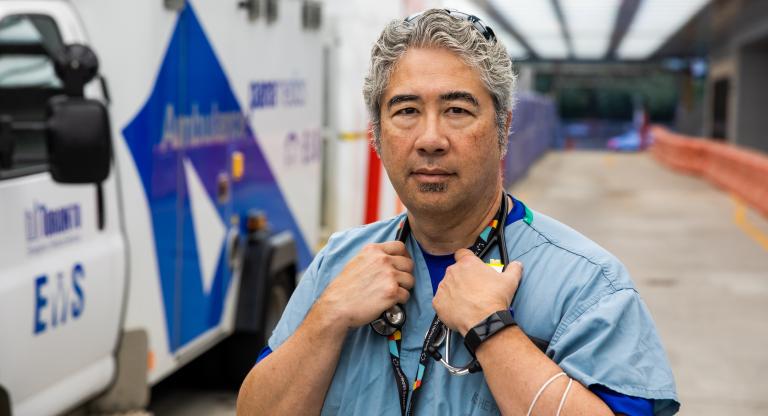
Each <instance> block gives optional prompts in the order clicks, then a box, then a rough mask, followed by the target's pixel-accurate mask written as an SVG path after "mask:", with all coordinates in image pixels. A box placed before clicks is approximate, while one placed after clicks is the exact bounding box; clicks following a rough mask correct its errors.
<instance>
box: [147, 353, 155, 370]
mask: <svg viewBox="0 0 768 416" xmlns="http://www.w3.org/2000/svg"><path fill="white" fill-rule="evenodd" d="M154 369H155V353H154V352H152V351H149V352H148V353H147V370H149V371H152V370H154Z"/></svg>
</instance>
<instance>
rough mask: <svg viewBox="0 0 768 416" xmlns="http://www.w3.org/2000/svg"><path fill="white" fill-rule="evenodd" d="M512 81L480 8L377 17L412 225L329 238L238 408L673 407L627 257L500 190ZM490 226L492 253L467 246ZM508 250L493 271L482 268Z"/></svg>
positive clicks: (378, 57)
mask: <svg viewBox="0 0 768 416" xmlns="http://www.w3.org/2000/svg"><path fill="white" fill-rule="evenodd" d="M513 90H514V76H513V74H512V71H511V62H510V60H509V58H508V57H507V55H506V52H505V49H504V46H503V45H502V44H501V43H500V42H499V41H498V40H497V39H496V38H495V36H494V35H493V32H492V31H491V30H490V29H489V28H487V27H486V26H485V25H483V24H482V22H479V21H477V19H476V18H474V17H473V16H468V15H465V14H462V13H459V12H455V11H446V10H429V11H427V12H424V13H422V14H420V15H417V16H414V17H411V18H409V19H406V20H405V21H395V22H392V23H390V24H389V25H388V26H387V27H386V28H385V29H384V31H383V33H382V34H381V36H380V38H379V40H378V41H377V43H376V45H375V46H374V48H373V50H372V53H371V68H370V72H369V74H368V77H367V78H366V83H365V87H364V95H365V99H366V103H367V105H368V107H369V111H370V116H371V120H372V125H373V130H374V137H375V143H374V146H375V147H376V150H377V152H378V154H379V156H380V157H381V160H382V162H383V164H384V167H385V168H386V171H387V174H388V175H389V179H390V181H391V182H392V184H393V185H394V187H395V190H396V191H397V193H398V195H399V197H400V199H401V200H402V202H403V204H404V205H405V206H406V207H407V208H408V213H407V224H404V222H405V221H404V220H405V219H406V216H405V215H403V216H400V217H397V218H394V219H390V220H386V221H382V222H379V223H375V224H370V225H367V226H364V227H359V228H356V229H352V230H348V231H345V232H342V233H339V234H336V235H335V236H333V237H332V238H331V239H330V241H329V242H328V244H327V246H326V247H325V248H324V249H323V250H322V251H321V252H320V253H319V254H318V255H317V257H316V258H315V260H314V261H313V263H312V264H311V265H310V266H309V268H308V270H307V271H306V273H305V274H304V276H303V278H302V280H301V282H300V283H299V286H298V287H297V289H296V292H295V293H294V295H293V296H292V298H291V300H290V302H289V304H288V306H287V308H286V310H285V313H284V314H283V317H282V319H281V320H280V323H279V324H278V326H277V328H276V329H275V331H274V333H273V335H272V337H271V338H270V340H269V345H268V347H267V348H266V349H265V352H264V353H263V354H262V359H261V361H260V362H259V363H258V364H257V365H256V366H255V367H254V368H253V369H252V371H251V372H250V373H249V375H248V376H247V378H246V380H245V381H244V383H243V386H242V388H241V391H240V395H239V397H238V413H239V414H302V415H303V414H317V413H322V414H388V415H396V414H405V413H411V412H413V413H416V414H430V415H431V414H461V415H464V414H498V413H503V414H526V413H527V414H534V415H553V414H561V415H608V414H613V413H620V414H632V415H635V414H638V415H644V414H663V415H667V414H673V413H675V412H676V411H677V408H678V407H679V404H678V403H677V401H676V400H677V397H676V393H675V386H674V380H673V377H672V374H671V371H670V369H669V365H668V363H667V360H666V357H665V354H664V351H663V348H662V347H661V344H660V342H659V339H658V336H657V334H656V330H655V328H654V325H653V322H652V320H651V318H650V316H649V314H648V311H647V309H646V308H645V306H644V304H643V302H642V301H641V299H640V297H639V295H638V294H637V292H636V291H635V289H634V288H633V284H632V282H631V280H630V278H629V276H628V274H627V272H626V270H625V269H624V267H623V266H622V265H621V264H620V263H619V262H618V261H617V260H616V259H615V258H614V257H612V256H611V255H610V254H609V253H607V252H606V251H605V250H603V249H601V248H600V247H598V246H597V245H596V244H594V243H592V242H591V241H589V240H587V239H586V238H585V237H583V236H581V235H579V234H578V233H576V232H575V231H573V230H571V229H569V228H567V227H565V226H564V225H562V224H560V223H558V222H556V221H554V220H552V219H550V218H547V217H546V216H544V215H541V214H538V213H535V212H533V211H531V210H529V209H528V208H526V207H525V206H524V205H523V204H522V202H520V201H517V200H515V199H513V198H511V197H509V196H507V194H505V193H503V187H502V180H501V175H500V171H499V161H500V160H501V158H502V157H503V155H504V152H505V149H506V137H507V130H508V127H509V123H510V120H511V117H512V113H511V103H512V102H513V100H512V94H513ZM502 208H504V209H502ZM499 219H502V222H503V223H501V224H500V223H499V221H498V220H499ZM494 220H496V222H494ZM400 227H405V228H404V230H406V234H405V238H404V240H405V241H404V242H400V241H394V240H395V238H396V235H398V234H399V233H398V230H399V229H400ZM408 229H410V233H408V232H407V230H408ZM401 233H402V232H401ZM493 233H498V234H499V237H500V238H498V239H497V240H496V241H495V243H494V244H492V246H493V248H492V249H491V251H490V254H489V255H487V256H486V257H485V258H484V259H480V258H478V257H477V256H475V254H473V252H474V253H477V252H480V251H482V250H479V249H478V248H479V247H481V246H483V245H484V244H485V242H486V241H490V242H492V243H493V241H492V240H493V238H492V236H493V235H496V234H493ZM502 234H503V236H502ZM501 237H503V238H501ZM467 247H471V248H472V251H470V250H467V249H466V248H467ZM499 247H503V248H504V249H505V250H506V255H504V254H503V253H501V252H500V251H499V250H500V249H499ZM505 257H508V258H509V259H510V260H511V261H510V262H509V263H508V264H507V267H506V270H504V271H503V272H501V273H499V272H497V271H496V270H494V269H493V268H491V267H489V266H488V265H487V264H486V263H485V262H487V261H490V259H501V258H505ZM523 264H524V265H525V271H523ZM398 304H399V305H403V306H402V307H404V309H405V316H406V317H407V320H406V322H405V325H404V326H402V328H400V330H398V331H395V332H393V333H392V335H390V336H389V337H383V336H381V335H379V334H377V333H376V332H375V331H374V330H373V329H372V327H371V326H370V325H369V323H371V322H372V321H374V320H377V319H379V318H380V317H381V315H382V312H384V311H386V310H389V309H390V308H392V307H394V306H395V305H398ZM510 305H511V308H510ZM510 310H511V311H510ZM435 314H436V315H437V317H438V318H439V319H440V321H442V323H444V324H445V325H446V326H447V327H448V328H449V329H451V330H452V331H454V334H456V333H458V335H461V336H462V337H464V336H467V337H468V338H467V340H468V343H467V344H468V345H469V346H468V347H467V348H465V347H464V344H463V343H462V342H461V339H462V338H461V337H459V336H456V335H454V336H453V337H452V342H451V345H450V347H451V351H452V352H453V354H451V355H452V356H451V357H450V358H451V362H452V364H453V365H457V364H458V365H463V364H464V363H467V362H471V361H472V359H473V355H474V356H475V357H476V359H477V363H479V367H480V368H481V369H482V371H480V372H474V373H472V374H469V375H465V376H455V375H451V374H450V372H449V371H448V370H447V369H446V368H444V367H443V366H442V365H440V364H439V363H437V362H435V361H434V360H433V359H432V357H430V355H434V356H436V357H439V354H436V353H434V348H430V346H431V347H434V346H436V345H439V341H435V340H434V339H436V338H435V337H433V335H435V333H436V332H435V331H436V330H434V328H438V327H439V325H438V326H434V327H433V324H434V323H435V322H436V321H433V317H434V316H435ZM438 323H439V322H438ZM385 327H386V325H385ZM393 330H394V327H393ZM427 332H429V334H428V336H429V337H430V338H429V340H428V341H427V342H425V341H424V339H425V334H427ZM470 338H472V339H473V340H474V342H472V341H469V340H470ZM532 340H534V341H537V342H538V343H539V344H542V343H543V346H542V349H543V351H542V349H540V348H539V347H538V346H537V345H536V343H534V342H533V341H532ZM470 349H472V351H471V352H470ZM439 351H442V350H439ZM477 367H478V366H474V368H473V371H474V370H477V369H478V368H477Z"/></svg>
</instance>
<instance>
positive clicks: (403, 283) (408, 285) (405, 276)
mask: <svg viewBox="0 0 768 416" xmlns="http://www.w3.org/2000/svg"><path fill="white" fill-rule="evenodd" d="M395 280H396V281H397V284H398V286H400V287H402V288H404V289H406V290H411V289H413V285H414V284H415V282H416V279H414V278H413V275H412V274H410V273H406V272H398V273H395Z"/></svg>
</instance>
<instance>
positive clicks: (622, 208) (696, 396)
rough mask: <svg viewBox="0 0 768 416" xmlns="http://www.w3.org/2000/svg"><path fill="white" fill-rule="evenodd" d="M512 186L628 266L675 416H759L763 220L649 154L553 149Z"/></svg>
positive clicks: (767, 386)
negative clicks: (670, 384) (653, 332)
mask: <svg viewBox="0 0 768 416" xmlns="http://www.w3.org/2000/svg"><path fill="white" fill-rule="evenodd" d="M512 191H513V192H514V194H515V195H516V196H517V197H518V198H519V199H521V200H522V201H523V202H525V203H526V204H528V205H529V206H530V207H532V208H534V209H536V210H538V211H540V212H543V213H545V214H547V215H550V216H552V217H555V218H557V219H559V220H560V221H562V222H564V223H566V224H568V225H570V226H571V227H573V228H575V229H577V230H579V231H581V232H582V233H584V234H585V235H587V236H589V237H590V238H592V239H593V240H595V241H596V242H598V243H599V244H601V245H602V246H603V247H605V248H607V249H608V250H609V251H611V252H613V253H614V254H616V255H617V256H618V257H619V258H620V259H621V260H622V261H623V262H624V264H625V265H626V266H627V267H628V269H629V271H630V273H631V274H632V276H633V278H634V280H635V282H636V284H637V287H638V290H639V291H640V294H641V295H642V297H643V299H644V300H645V302H646V303H647V305H648V307H649V308H650V310H651V313H652V314H653V316H654V319H655V320H656V324H657V326H658V329H659V332H660V334H661V337H662V341H663V343H664V345H665V346H666V348H667V354H668V356H669V359H670V362H671V364H672V368H673V371H674V374H675V377H676V381H677V387H678V393H679V396H680V400H681V402H682V403H683V407H682V409H681V412H680V414H681V415H718V416H720V415H768V348H767V347H768V220H766V219H765V218H763V217H760V216H758V215H757V214H756V213H754V212H753V211H750V210H749V209H748V208H746V207H744V206H743V204H741V203H740V202H739V201H736V200H734V199H733V198H732V197H730V196H729V195H728V194H727V193H724V192H722V191H720V190H718V189H716V188H714V187H712V186H711V185H709V184H708V183H707V182H705V181H703V180H701V179H699V178H694V177H688V176H683V175H680V174H677V173H674V172H672V171H670V170H668V169H666V168H664V167H662V166H661V165H659V164H658V163H656V162H655V161H654V160H653V159H652V158H651V157H650V156H649V155H646V154H615V153H603V152H568V153H558V152H551V153H549V154H548V155H546V156H545V157H544V158H543V159H542V160H541V161H540V162H538V163H537V164H536V165H535V166H534V168H533V169H532V170H531V171H530V172H529V174H528V177H527V178H525V179H524V180H522V181H521V182H519V184H518V185H517V186H515V187H514V188H513V189H512Z"/></svg>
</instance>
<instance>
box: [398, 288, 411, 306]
mask: <svg viewBox="0 0 768 416" xmlns="http://www.w3.org/2000/svg"><path fill="white" fill-rule="evenodd" d="M410 297H411V292H409V291H407V290H406V289H403V288H402V287H401V288H400V289H398V290H397V303H399V304H401V305H405V304H406V303H408V299H409V298H410Z"/></svg>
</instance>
